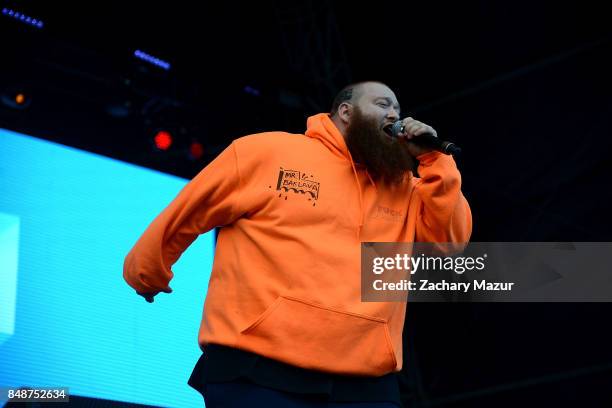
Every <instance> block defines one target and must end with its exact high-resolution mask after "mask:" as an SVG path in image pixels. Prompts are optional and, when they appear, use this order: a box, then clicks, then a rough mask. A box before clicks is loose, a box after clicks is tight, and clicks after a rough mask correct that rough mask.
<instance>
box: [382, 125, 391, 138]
mask: <svg viewBox="0 0 612 408" xmlns="http://www.w3.org/2000/svg"><path fill="white" fill-rule="evenodd" d="M392 128H393V124H391V123H390V124H388V125H386V126H384V127H383V129H382V130H383V132H385V134H386V135H387V136H389V137H390V138H393V132H392V131H391V129H392Z"/></svg>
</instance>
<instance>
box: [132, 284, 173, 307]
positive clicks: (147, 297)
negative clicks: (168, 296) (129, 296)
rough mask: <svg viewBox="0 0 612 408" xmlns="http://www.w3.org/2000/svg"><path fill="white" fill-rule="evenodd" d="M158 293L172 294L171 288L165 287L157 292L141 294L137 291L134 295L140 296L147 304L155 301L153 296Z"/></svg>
mask: <svg viewBox="0 0 612 408" xmlns="http://www.w3.org/2000/svg"><path fill="white" fill-rule="evenodd" d="M160 292H164V293H172V288H171V287H170V286H166V287H165V288H163V289H161V290H160V291H159V292H147V293H141V292H138V291H137V292H136V293H137V294H138V295H140V296H142V297H143V298H144V299H145V300H146V301H147V302H149V303H153V302H154V301H155V295H157V294H158V293H160Z"/></svg>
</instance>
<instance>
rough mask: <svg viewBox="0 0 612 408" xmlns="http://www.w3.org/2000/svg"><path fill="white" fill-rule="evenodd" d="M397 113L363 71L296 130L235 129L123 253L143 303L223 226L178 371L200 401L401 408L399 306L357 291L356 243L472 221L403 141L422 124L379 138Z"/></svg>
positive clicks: (453, 228)
mask: <svg viewBox="0 0 612 408" xmlns="http://www.w3.org/2000/svg"><path fill="white" fill-rule="evenodd" d="M399 115H400V108H399V104H398V102H397V99H396V97H395V94H394V93H393V91H392V90H391V89H389V87H387V86H386V85H384V84H382V83H378V82H363V83H358V84H354V85H349V86H347V87H346V88H344V89H343V90H342V91H341V92H340V93H339V94H338V96H337V97H336V99H335V100H334V103H333V106H332V110H331V113H330V114H318V115H315V116H312V117H310V118H308V123H307V127H308V129H307V131H306V134H305V135H297V134H288V133H283V132H269V133H261V134H255V135H250V136H246V137H242V138H239V139H237V140H234V142H233V143H232V144H231V145H230V146H229V147H228V148H227V149H225V150H224V151H223V152H222V153H221V154H220V155H219V156H218V157H217V158H216V159H215V160H213V161H212V162H211V163H210V164H209V165H208V166H207V167H206V168H204V169H203V170H202V171H201V172H200V173H199V174H198V175H197V176H196V177H195V178H194V179H193V180H192V181H191V182H190V183H188V184H187V185H186V186H185V187H184V188H183V190H182V191H181V192H180V194H179V195H178V196H177V197H176V198H175V199H174V200H173V201H172V202H171V203H170V205H169V206H168V207H167V208H166V209H165V210H164V211H163V212H162V213H161V214H160V215H159V216H158V217H157V218H156V219H155V220H154V221H153V222H152V223H151V225H150V226H149V227H148V228H147V230H146V231H145V232H144V234H143V235H142V237H141V238H140V239H139V240H138V242H137V243H136V245H135V246H134V248H133V249H132V250H131V251H130V253H129V254H128V255H127V257H126V259H125V265H124V278H125V279H126V281H127V282H128V283H129V284H130V285H131V286H132V287H133V288H135V289H136V291H137V293H139V294H140V295H142V296H144V297H145V298H146V299H147V300H148V301H150V302H152V301H153V297H154V296H155V295H156V294H158V293H159V292H166V293H170V292H171V289H170V287H169V286H168V283H169V281H170V280H171V279H172V276H173V274H172V271H171V269H170V268H171V266H172V265H173V264H174V263H175V262H176V260H177V259H178V258H179V256H180V255H181V253H182V252H183V251H184V250H185V249H186V248H187V247H188V246H189V245H190V244H191V243H192V242H193V240H195V238H196V237H197V236H198V235H199V234H202V233H204V232H206V231H209V230H210V229H212V228H214V227H217V226H219V227H221V229H220V232H219V236H218V241H217V248H216V253H215V260H214V265H213V270H212V274H211V277H210V283H209V287H208V294H207V297H206V300H205V304H204V313H203V318H202V323H201V326H200V332H199V343H200V346H201V348H202V350H203V351H204V353H203V355H202V357H201V358H200V360H199V361H198V363H197V364H196V367H195V369H194V371H193V373H192V375H191V378H190V380H189V384H190V385H191V386H192V387H194V388H196V389H198V390H199V391H200V392H202V393H203V395H204V398H205V402H206V405H207V406H209V407H215V406H223V407H239V406H245V405H247V404H256V405H257V406H296V407H302V406H312V407H316V406H321V407H323V406H328V404H329V405H330V406H331V405H333V406H338V407H351V406H352V404H351V402H361V403H362V404H361V405H359V407H362V408H364V407H394V406H397V405H399V393H398V387H397V381H396V378H395V374H394V373H395V372H397V371H399V370H400V369H401V367H402V360H403V358H402V329H403V323H404V316H405V306H406V304H405V303H402V302H361V301H360V282H361V280H360V243H361V242H362V241H395V242H398V241H404V242H414V241H420V242H467V241H468V239H469V236H470V233H471V223H472V222H471V213H470V209H469V206H468V204H467V201H466V200H465V198H464V197H463V194H462V193H461V177H460V174H459V172H458V170H457V168H456V166H455V162H454V161H453V159H452V158H451V157H450V156H446V155H443V154H441V153H439V152H435V151H430V150H429V149H427V148H424V147H420V146H418V145H417V144H415V143H414V142H413V140H415V139H416V138H418V137H419V135H421V134H423V133H426V132H429V133H433V134H435V130H434V129H433V128H431V127H430V126H428V125H425V124H424V123H421V122H419V121H417V120H414V119H412V118H405V119H404V120H403V124H404V131H403V133H401V134H400V135H399V136H400V137H399V138H392V137H391V136H390V133H389V127H390V125H391V124H393V123H394V122H395V121H397V120H399V119H400V116H399ZM416 160H418V162H419V165H418V174H419V176H420V177H418V178H417V177H416V176H413V174H412V170H413V168H414V167H415V164H416ZM367 402H370V404H367Z"/></svg>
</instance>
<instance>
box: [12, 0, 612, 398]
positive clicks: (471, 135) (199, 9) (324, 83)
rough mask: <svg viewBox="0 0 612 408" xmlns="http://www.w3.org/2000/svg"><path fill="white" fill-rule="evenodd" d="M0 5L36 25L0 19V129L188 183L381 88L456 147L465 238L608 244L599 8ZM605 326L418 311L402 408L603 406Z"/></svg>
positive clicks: (605, 60)
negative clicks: (350, 93) (225, 154)
mask: <svg viewBox="0 0 612 408" xmlns="http://www.w3.org/2000/svg"><path fill="white" fill-rule="evenodd" d="M0 5H1V7H2V8H4V7H9V8H13V9H15V10H19V11H21V12H23V13H25V14H27V15H29V16H32V17H35V18H39V19H42V20H43V21H44V27H43V28H42V29H36V28H34V27H31V26H27V25H25V24H23V23H21V22H20V21H15V20H14V19H12V18H9V17H7V16H5V15H0V35H1V38H2V53H1V54H0V55H1V56H0V92H2V95H3V96H4V97H5V99H6V98H8V100H10V98H11V97H12V95H14V94H15V93H16V92H18V91H22V92H25V94H26V96H27V99H28V103H27V105H28V106H27V107H26V108H18V109H17V108H15V107H11V106H9V105H10V104H7V103H3V104H0V127H4V128H8V129H11V130H15V131H18V132H23V133H26V134H31V135H34V136H38V137H42V138H45V139H49V140H53V141H57V142H59V143H63V144H66V145H70V146H74V147H78V148H80V149H84V150H88V151H92V152H96V153H100V154H103V155H106V156H109V157H114V158H117V159H120V160H124V161H128V162H132V163H135V164H138V165H142V166H147V167H150V168H154V169H158V170H161V171H164V172H167V173H172V174H176V175H178V176H182V177H185V178H192V177H193V176H194V175H195V174H196V173H197V172H198V171H199V170H200V169H201V168H202V167H203V166H205V165H206V163H208V161H210V160H211V159H212V158H214V157H215V156H216V155H217V154H218V153H219V152H220V151H221V150H222V149H223V148H225V147H226V146H227V145H228V144H229V143H230V142H231V141H232V140H233V139H234V138H237V137H240V136H243V135H246V134H250V133H256V132H259V131H264V130H265V131H267V130H288V131H292V132H303V131H304V129H305V120H306V117H307V116H309V115H311V114H314V113H318V112H322V111H328V110H329V105H330V104H331V99H332V98H333V96H334V95H335V93H336V92H337V91H338V90H339V89H340V88H341V87H342V86H344V85H346V84H347V83H350V82H354V81H360V80H368V79H374V80H380V81H383V82H385V83H387V84H389V85H390V86H391V87H392V88H393V89H394V90H395V91H396V93H397V95H398V98H399V100H400V103H401V104H402V110H403V112H402V113H403V115H404V116H407V115H410V116H413V117H416V118H417V119H419V120H422V121H424V122H426V123H428V124H431V125H432V126H434V127H435V128H436V129H437V130H438V134H439V135H440V136H441V137H442V138H444V139H447V140H452V141H455V142H456V143H457V144H458V145H460V146H461V147H462V148H463V150H464V154H463V155H462V156H461V157H460V158H458V160H457V161H458V165H459V167H460V170H461V172H462V176H463V191H464V194H465V195H466V197H467V198H468V200H469V202H470V205H471V207H472V211H473V216H474V234H473V237H472V240H473V241H611V240H612V239H611V233H610V226H611V224H612V223H611V222H610V219H609V215H608V211H607V209H608V207H609V203H610V200H611V199H612V193H611V192H610V187H611V183H610V170H611V166H610V164H609V161H608V158H609V154H610V153H609V152H610V148H611V147H612V146H611V144H612V142H611V140H612V138H611V136H612V125H611V119H612V79H611V73H612V59H611V56H612V54H611V53H612V25H611V24H610V22H609V13H607V12H605V11H604V8H605V7H604V6H601V5H599V6H598V5H597V3H595V2H593V3H588V2H565V3H560V2H553V1H545V2H527V1H488V2H487V1H466V2H442V1H427V2H395V1H388V2H363V3H357V2H348V1H318V2H314V1H311V2H309V1H302V2H281V1H258V2H244V3H241V2H225V3H223V4H218V3H217V2H204V3H203V4H198V3H195V2H194V3H179V2H169V3H167V4H159V5H153V4H152V3H150V2H149V3H142V5H141V6H134V5H132V6H130V7H128V6H127V5H126V4H122V3H113V2H99V1H91V2H86V3H79V4H69V3H61V2H60V3H57V2H24V1H5V2H0ZM136 49H140V50H142V51H145V52H147V53H149V54H152V55H154V56H156V57H159V58H161V59H163V60H165V61H168V62H170V63H171V64H172V68H171V69H170V70H169V71H165V70H162V69H160V68H158V67H155V66H152V65H150V64H147V63H145V62H142V61H140V60H138V59H136V58H135V57H134V56H133V53H134V51H135V50H136ZM246 87H250V88H251V89H255V90H256V91H257V93H258V95H253V94H252V93H249V92H246V91H245V88H246ZM159 129H166V130H169V131H171V133H172V134H173V136H174V144H173V145H172V146H171V148H170V150H169V151H165V152H164V151H159V150H156V149H155V148H154V145H153V143H152V138H153V135H154V133H155V132H156V131H157V130H159ZM193 141H198V142H200V143H201V144H202V145H203V146H204V152H205V153H204V156H203V157H202V158H201V159H192V158H190V157H189V155H188V146H189V145H190V143H191V142H193ZM610 312H612V307H610V305H609V304H606V303H555V304H551V303H547V304H541V303H522V304H484V303H483V304H411V305H409V306H408V318H407V324H406V330H405V336H406V342H405V343H406V347H407V348H408V349H409V350H408V355H409V358H408V359H407V360H406V364H405V365H406V367H405V369H404V371H403V372H402V387H403V391H404V392H405V402H406V403H407V404H411V405H410V406H419V407H420V406H423V407H425V406H461V407H472V406H483V407H484V406H517V405H536V404H538V405H545V406H552V405H555V406H612V392H611V391H610V388H611V387H610V386H611V385H612V346H611V345H612V334H611V331H610V329H609V327H610V318H609V316H610Z"/></svg>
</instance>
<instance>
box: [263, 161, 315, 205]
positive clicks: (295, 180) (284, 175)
mask: <svg viewBox="0 0 612 408" xmlns="http://www.w3.org/2000/svg"><path fill="white" fill-rule="evenodd" d="M319 187H320V183H319V182H318V181H316V180H315V179H314V176H313V175H312V174H310V175H309V174H307V173H304V172H301V171H299V170H285V169H283V168H282V167H281V168H280V170H279V172H278V180H277V182H276V191H280V193H279V194H278V197H279V198H280V197H282V196H283V192H285V193H288V192H290V191H292V192H293V193H295V194H298V193H299V194H300V195H303V196H305V197H306V198H308V201H312V206H313V207H314V206H315V205H316V204H317V199H318V198H319ZM270 188H272V186H270ZM287 197H288V194H285V200H286V199H287Z"/></svg>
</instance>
